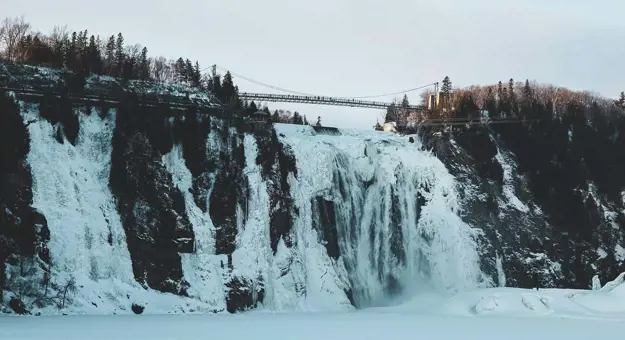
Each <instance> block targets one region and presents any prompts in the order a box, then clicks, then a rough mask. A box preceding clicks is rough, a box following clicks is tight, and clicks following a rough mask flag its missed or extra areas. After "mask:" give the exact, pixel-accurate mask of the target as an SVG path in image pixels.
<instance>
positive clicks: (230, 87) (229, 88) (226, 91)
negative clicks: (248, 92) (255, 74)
mask: <svg viewBox="0 0 625 340" xmlns="http://www.w3.org/2000/svg"><path fill="white" fill-rule="evenodd" d="M221 90H222V93H221V96H222V97H221V98H220V99H221V101H222V102H228V101H229V100H230V98H232V97H233V96H235V95H236V94H237V93H236V92H235V88H234V82H233V81H232V74H230V71H228V72H226V75H224V80H223V82H222V83H221Z"/></svg>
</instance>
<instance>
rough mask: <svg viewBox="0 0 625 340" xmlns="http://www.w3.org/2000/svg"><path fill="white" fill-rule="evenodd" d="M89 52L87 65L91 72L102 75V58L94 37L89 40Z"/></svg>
mask: <svg viewBox="0 0 625 340" xmlns="http://www.w3.org/2000/svg"><path fill="white" fill-rule="evenodd" d="M87 51H88V52H87V60H88V62H87V65H88V69H89V72H91V73H94V74H102V56H101V55H100V48H99V46H98V44H97V43H96V39H95V37H94V36H93V35H92V36H91V38H90V39H89V47H88V48H87Z"/></svg>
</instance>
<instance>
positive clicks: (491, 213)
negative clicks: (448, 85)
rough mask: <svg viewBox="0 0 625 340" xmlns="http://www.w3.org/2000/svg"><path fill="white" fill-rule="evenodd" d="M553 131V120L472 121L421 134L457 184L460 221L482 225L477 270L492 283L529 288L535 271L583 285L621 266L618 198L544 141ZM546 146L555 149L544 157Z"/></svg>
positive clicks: (549, 279)
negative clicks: (526, 126) (523, 124)
mask: <svg viewBox="0 0 625 340" xmlns="http://www.w3.org/2000/svg"><path fill="white" fill-rule="evenodd" d="M541 124H542V123H541ZM558 130H562V129H561V127H560V126H559V125H558V124H557V123H554V124H553V125H548V124H545V125H540V126H535V127H532V129H530V131H531V132H527V131H524V130H519V128H518V127H512V126H505V127H501V126H500V127H496V128H493V130H488V129H486V128H482V127H475V126H474V127H471V128H469V129H456V130H455V131H453V132H450V131H441V130H440V129H426V130H423V131H422V133H421V137H422V141H423V145H424V148H425V149H430V150H432V151H433V152H434V153H435V154H436V155H437V156H438V157H439V158H440V159H441V160H442V161H443V162H444V163H445V165H446V166H447V168H448V169H449V171H450V172H451V173H452V174H454V176H456V178H457V179H458V182H459V185H460V186H461V187H462V188H463V190H464V194H465V196H464V198H463V205H464V212H463V216H462V217H463V220H465V221H466V222H467V223H469V224H471V225H472V226H474V227H478V228H481V229H482V230H483V232H484V233H483V235H482V236H481V238H480V252H481V262H482V264H481V265H482V269H483V270H484V271H485V272H486V273H488V274H489V275H490V276H492V277H493V278H497V280H495V282H499V281H503V282H499V284H500V285H504V284H505V285H506V286H512V287H524V288H528V287H534V286H535V285H536V280H535V277H538V280H539V282H538V284H540V285H542V286H548V287H566V288H588V287H589V284H590V281H591V278H592V276H593V275H595V274H598V275H599V276H600V278H601V280H602V281H603V282H605V281H606V280H612V279H614V278H615V277H616V276H617V275H618V273H620V272H622V271H623V270H624V269H625V267H624V264H623V259H620V260H619V258H618V257H619V256H621V255H619V253H618V249H619V248H618V244H619V241H621V240H622V237H623V228H624V225H623V223H622V222H621V220H622V219H621V218H615V216H621V215H622V213H621V212H620V211H622V202H619V201H614V200H612V199H611V198H610V195H609V193H607V192H604V193H601V191H600V190H597V187H596V185H594V184H593V183H594V180H593V178H592V177H591V176H589V175H588V172H587V171H586V170H585V167H586V166H585V165H584V164H583V162H581V163H580V162H576V161H574V159H575V157H576V156H575V154H574V152H573V151H571V149H572V148H570V147H569V148H568V151H567V147H566V145H565V146H562V147H559V146H557V144H554V143H555V141H548V139H546V138H548V136H550V135H553V134H556V135H557V134H558ZM523 133H531V134H536V135H534V136H529V137H528V136H524V135H522V134H523ZM563 133H565V134H566V129H564V132H563ZM538 139H540V140H542V142H541V143H539V142H538V141H537V140H538ZM554 148H555V149H556V150H560V151H558V153H556V154H551V155H547V153H549V152H550V151H549V150H552V149H554ZM545 150H547V151H545ZM605 166H609V164H606V165H605ZM615 184H616V183H615ZM498 260H501V266H500V267H499V268H497V263H498ZM501 270H503V272H504V273H505V276H504V275H502V273H501Z"/></svg>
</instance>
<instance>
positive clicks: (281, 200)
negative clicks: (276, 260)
mask: <svg viewBox="0 0 625 340" xmlns="http://www.w3.org/2000/svg"><path fill="white" fill-rule="evenodd" d="M257 142H258V150H259V152H258V157H257V158H256V164H258V165H260V166H261V170H262V175H263V178H265V180H266V181H267V183H268V188H267V190H268V192H269V198H270V202H269V212H270V222H269V225H270V226H271V230H270V237H271V249H272V250H273V252H274V254H275V252H276V249H277V247H278V243H279V242H280V239H283V240H284V243H285V245H286V246H287V247H291V246H292V245H293V240H292V235H291V229H292V228H293V217H294V214H297V211H296V208H295V207H294V205H293V199H292V198H291V187H290V185H289V182H288V178H289V175H293V176H297V164H296V163H295V157H294V156H293V154H292V153H291V151H290V150H289V148H288V146H287V145H283V144H282V143H280V141H278V136H277V135H276V132H275V131H274V130H273V129H271V130H270V131H268V132H267V133H261V134H258V135H257Z"/></svg>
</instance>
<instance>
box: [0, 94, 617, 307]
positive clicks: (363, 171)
mask: <svg viewBox="0 0 625 340" xmlns="http://www.w3.org/2000/svg"><path fill="white" fill-rule="evenodd" d="M1 100H2V102H1V103H0V104H2V105H1V108H0V109H1V110H2V112H0V118H1V123H2V124H0V132H2V133H0V136H1V138H2V139H1V141H2V145H0V146H1V148H0V157H2V160H3V162H2V165H1V166H0V185H2V187H1V188H2V189H3V190H2V191H0V207H1V208H2V209H0V213H1V214H0V223H1V224H0V246H1V248H0V264H1V265H2V269H3V270H1V271H0V274H1V275H0V285H1V286H2V289H3V304H2V305H3V308H4V310H5V311H14V312H26V311H30V312H34V313H42V314H58V313H70V314H82V313H87V314H123V313H133V312H134V313H141V312H145V313H206V312H221V311H229V312H235V311H240V310H245V309H248V308H266V309H270V310H344V309H352V308H355V307H367V306H380V305H385V304H392V303H394V302H396V301H397V300H400V299H402V298H404V297H406V296H408V295H411V294H413V293H414V292H418V291H424V290H437V291H441V292H454V291H463V290H469V289H473V288H477V287H489V286H497V285H499V286H504V285H507V286H521V287H528V286H532V285H533V284H534V283H535V282H534V280H535V277H536V276H535V274H536V275H537V277H538V279H539V280H540V281H541V284H542V285H547V286H554V287H556V286H557V287H571V286H573V287H586V286H588V285H589V284H590V277H592V275H594V274H595V273H599V274H600V275H601V276H602V280H609V279H612V277H609V276H610V275H611V273H612V272H615V271H618V270H619V266H621V267H622V265H623V260H624V257H625V251H623V246H624V244H623V233H622V228H620V227H619V225H618V223H619V222H618V221H617V218H618V216H621V215H622V213H621V212H619V210H618V209H619V207H622V205H620V206H619V205H617V204H615V203H613V202H606V201H601V199H600V198H596V200H595V208H596V209H597V214H599V213H601V214H603V215H602V217H601V220H600V221H599V222H597V223H596V224H595V225H596V235H598V236H597V237H595V238H593V239H592V242H589V243H585V244H583V245H579V243H575V242H577V241H576V240H577V239H574V238H569V237H568V236H567V234H566V233H564V232H562V230H559V229H558V228H556V227H553V226H552V225H551V224H550V223H551V222H550V220H549V216H548V212H545V211H543V210H542V209H541V208H539V205H538V204H537V203H536V201H535V199H534V198H533V197H532V194H531V191H530V190H529V189H528V188H527V179H526V178H525V177H524V176H522V175H521V174H520V172H519V171H518V169H517V168H518V164H517V161H516V158H515V155H514V153H513V152H512V151H510V150H509V149H507V148H506V146H505V143H502V142H501V141H500V140H499V139H498V138H497V137H496V136H494V135H492V134H490V133H489V132H488V131H486V132H484V131H482V132H479V131H473V133H472V134H456V135H451V136H449V135H444V134H437V133H434V132H432V131H430V133H429V134H423V135H422V136H420V137H419V136H416V135H415V136H403V137H402V136H398V135H395V134H392V133H384V132H373V131H371V132H369V131H351V130H339V133H338V134H320V133H317V132H315V130H314V129H313V128H312V127H310V126H296V125H282V124H275V125H273V127H271V128H269V129H267V130H265V131H262V130H261V131H256V132H255V133H245V132H243V131H244V129H241V126H239V125H238V124H237V123H236V122H234V121H232V120H227V119H218V118H215V117H211V116H208V115H203V114H199V113H198V112H197V111H195V110H193V109H189V110H187V111H186V112H184V113H180V112H178V113H174V112H173V111H168V110H167V109H164V108H163V107H160V108H159V107H145V106H141V105H139V102H138V101H137V99H136V98H133V97H131V96H129V97H127V98H122V99H121V100H120V103H121V104H120V105H119V107H118V108H116V109H106V108H100V107H95V108H94V107H91V106H88V105H83V106H74V107H71V106H63V105H60V104H59V103H56V104H54V103H48V104H49V106H46V105H48V104H46V105H37V104H33V103H26V102H20V101H17V102H14V100H13V99H12V97H10V95H9V96H2V98H1ZM52 104H54V105H56V106H54V105H52ZM591 188H592V186H591ZM593 195H594V194H593V192H592V190H591V191H589V192H587V197H589V198H593V199H594V197H595V196H593ZM593 216H594V215H593ZM575 246H576V247H577V248H574V249H577V251H578V252H581V253H583V254H584V255H579V254H578V255H575V254H573V255H571V252H573V253H575V251H571V250H570V249H571V247H575ZM593 251H594V252H596V253H595V254H596V258H592V256H591V255H592V252H593ZM567 252H569V253H567ZM589 254H590V255H589ZM606 259H608V260H606ZM606 261H608V262H606ZM610 261H611V262H610Z"/></svg>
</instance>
